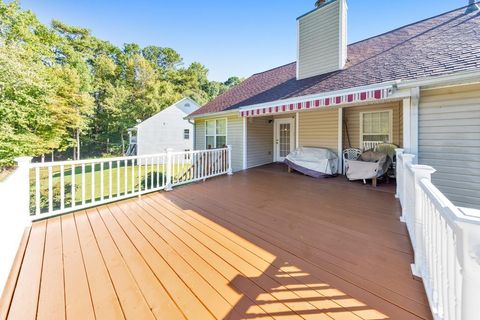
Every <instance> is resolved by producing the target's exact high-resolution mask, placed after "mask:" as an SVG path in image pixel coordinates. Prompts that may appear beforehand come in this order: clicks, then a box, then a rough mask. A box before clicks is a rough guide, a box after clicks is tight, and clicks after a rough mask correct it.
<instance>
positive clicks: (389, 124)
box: [360, 109, 393, 147]
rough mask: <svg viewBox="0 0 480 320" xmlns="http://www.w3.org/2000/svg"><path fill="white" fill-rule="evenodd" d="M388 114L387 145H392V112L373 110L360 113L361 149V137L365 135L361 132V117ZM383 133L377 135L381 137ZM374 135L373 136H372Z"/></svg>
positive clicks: (361, 138)
mask: <svg viewBox="0 0 480 320" xmlns="http://www.w3.org/2000/svg"><path fill="white" fill-rule="evenodd" d="M386 112H388V126H389V130H388V141H387V142H388V143H393V110H392V109H388V110H374V111H363V112H360V147H363V142H364V140H363V136H364V135H365V134H366V133H364V132H363V117H364V115H366V114H372V113H386ZM382 134H383V133H379V134H378V135H382ZM372 135H374V134H372Z"/></svg>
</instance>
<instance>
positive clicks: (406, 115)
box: [402, 98, 412, 153]
mask: <svg viewBox="0 0 480 320" xmlns="http://www.w3.org/2000/svg"><path fill="white" fill-rule="evenodd" d="M410 109H411V98H405V99H403V105H402V116H403V150H404V151H405V152H408V153H410V148H411V144H410V143H411V141H412V139H411V136H410V133H411V132H412V130H411V126H412V122H411V112H410Z"/></svg>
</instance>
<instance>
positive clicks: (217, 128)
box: [206, 119, 227, 148]
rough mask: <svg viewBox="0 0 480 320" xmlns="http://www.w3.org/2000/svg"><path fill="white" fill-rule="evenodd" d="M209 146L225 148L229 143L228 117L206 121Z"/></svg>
mask: <svg viewBox="0 0 480 320" xmlns="http://www.w3.org/2000/svg"><path fill="white" fill-rule="evenodd" d="M206 142H207V143H206V145H207V148H223V147H224V146H226V145H227V119H219V120H208V121H206Z"/></svg>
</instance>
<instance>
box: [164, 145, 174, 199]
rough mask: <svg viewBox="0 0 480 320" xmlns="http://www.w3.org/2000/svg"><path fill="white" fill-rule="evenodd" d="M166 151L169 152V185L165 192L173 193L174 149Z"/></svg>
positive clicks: (166, 186) (167, 184)
mask: <svg viewBox="0 0 480 320" xmlns="http://www.w3.org/2000/svg"><path fill="white" fill-rule="evenodd" d="M166 151H167V183H166V185H165V191H172V179H173V163H172V162H173V161H172V152H173V149H171V148H168V149H167V150H166Z"/></svg>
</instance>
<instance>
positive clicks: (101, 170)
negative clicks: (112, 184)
mask: <svg viewBox="0 0 480 320" xmlns="http://www.w3.org/2000/svg"><path fill="white" fill-rule="evenodd" d="M103 184H104V177H103V161H102V162H100V201H103V196H104V191H105V190H104V185H103Z"/></svg>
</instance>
